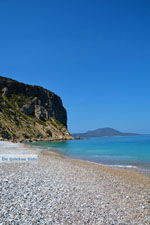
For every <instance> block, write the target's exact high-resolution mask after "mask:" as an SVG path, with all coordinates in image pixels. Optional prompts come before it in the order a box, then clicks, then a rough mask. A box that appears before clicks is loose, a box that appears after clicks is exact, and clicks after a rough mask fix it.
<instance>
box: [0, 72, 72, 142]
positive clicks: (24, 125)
mask: <svg viewBox="0 0 150 225" xmlns="http://www.w3.org/2000/svg"><path fill="white" fill-rule="evenodd" d="M0 139H1V140H10V141H36V140H63V139H72V137H71V135H70V133H69V131H68V130H67V112H66V109H65V108H64V107H63V103H62V100H61V98H60V97H59V96H57V95H56V94H54V93H53V92H51V91H49V90H47V89H44V88H42V87H39V86H32V85H27V84H24V83H20V82H18V81H15V80H12V79H9V78H6V77H2V76H0Z"/></svg>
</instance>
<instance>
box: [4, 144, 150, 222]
mask: <svg viewBox="0 0 150 225" xmlns="http://www.w3.org/2000/svg"><path fill="white" fill-rule="evenodd" d="M2 145H3V147H2ZM4 151H5V153H6V152H9V153H10V152H13V151H15V154H19V153H20V152H21V153H22V154H33V153H34V154H37V156H38V160H37V161H36V162H23V163H20V162H10V163H9V162H8V163H3V162H2V163H0V167H1V181H2V213H1V217H0V223H1V224H2V225H4V224H7V223H11V224H21V225H26V224H32V223H33V224H50V225H55V224H61V225H69V224H70V225H71V224H74V225H83V224H88V225H93V224H94V225H101V224H102V225H110V224H115V225H120V224H130V225H135V224H136V225H139V224H143V225H148V224H149V208H150V199H149V194H150V193H149V189H150V179H149V177H147V176H145V175H144V174H142V173H139V172H137V171H134V170H131V169H120V168H113V167H108V166H105V165H100V164H96V163H94V162H88V161H83V160H78V159H71V158H67V157H64V156H63V155H60V154H58V153H55V152H53V151H49V150H42V149H39V148H37V147H36V148H35V147H32V146H31V147H29V145H28V144H13V143H8V142H7V143H6V142H5V143H3V144H2V143H1V142H0V152H4ZM9 209H11V211H10V210H9Z"/></svg>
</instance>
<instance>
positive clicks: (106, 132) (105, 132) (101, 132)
mask: <svg viewBox="0 0 150 225" xmlns="http://www.w3.org/2000/svg"><path fill="white" fill-rule="evenodd" d="M72 135H73V136H74V137H81V138H90V137H113V136H136V135H139V134H136V133H123V132H120V131H118V130H115V129H113V128H109V127H105V128H99V129H96V130H89V131H87V132H85V133H75V134H72Z"/></svg>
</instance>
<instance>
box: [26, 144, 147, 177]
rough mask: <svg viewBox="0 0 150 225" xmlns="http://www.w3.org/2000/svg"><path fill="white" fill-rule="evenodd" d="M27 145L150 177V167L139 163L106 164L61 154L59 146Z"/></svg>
mask: <svg viewBox="0 0 150 225" xmlns="http://www.w3.org/2000/svg"><path fill="white" fill-rule="evenodd" d="M25 145H27V146H30V147H33V149H36V148H37V149H40V150H42V151H48V152H52V153H55V154H58V155H59V156H63V157H65V158H67V159H73V160H79V161H83V162H89V163H94V164H97V165H101V166H106V167H111V168H117V169H121V170H130V171H136V172H138V173H141V174H143V175H145V176H148V177H150V170H149V169H145V167H139V166H137V165H121V164H120V165H115V164H114V165H113V164H112V165H111V164H104V163H102V162H95V161H92V160H87V159H82V158H77V157H73V156H71V155H64V154H61V153H60V152H59V150H58V149H57V148H49V149H47V148H42V147H40V146H36V145H31V144H30V143H25ZM139 165H141V164H140V163H139Z"/></svg>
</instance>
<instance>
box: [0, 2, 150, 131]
mask: <svg viewBox="0 0 150 225" xmlns="http://www.w3.org/2000/svg"><path fill="white" fill-rule="evenodd" d="M0 75H3V76H7V77H10V78H13V79H16V80H19V81H22V82H25V83H29V84H36V85H41V86H43V87H45V88H47V89H50V90H52V91H54V92H55V93H57V94H58V95H60V96H61V98H62V100H63V103H64V106H65V107H66V108H67V111H68V125H69V129H70V131H71V132H82V131H86V130H89V129H95V128H99V127H113V128H116V129H118V130H120V131H130V132H131V131H134V132H141V133H150V1H149V0H124V1H123V0H122V1H121V0H32V1H31V0H22V1H20V0H18V1H17V0H13V1H12V0H0Z"/></svg>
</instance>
